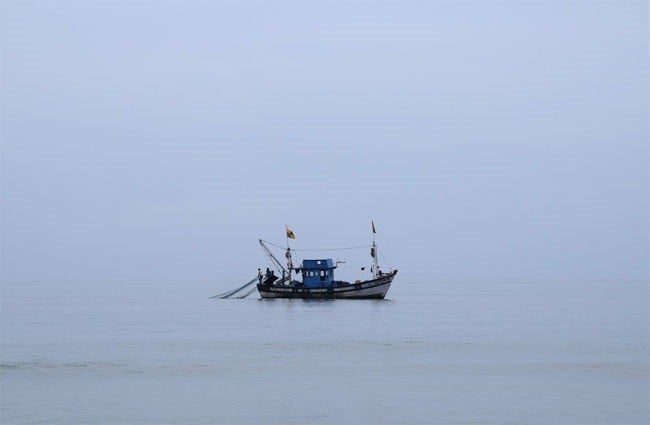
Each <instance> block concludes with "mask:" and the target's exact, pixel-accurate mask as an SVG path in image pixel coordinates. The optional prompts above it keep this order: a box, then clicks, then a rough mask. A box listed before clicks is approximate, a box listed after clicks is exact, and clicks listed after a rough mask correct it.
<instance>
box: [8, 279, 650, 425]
mask: <svg viewBox="0 0 650 425" xmlns="http://www.w3.org/2000/svg"><path fill="white" fill-rule="evenodd" d="M241 283H243V282H217V283H215V282H174V283H140V284H135V283H131V284H128V283H102V282H101V281H93V282H79V283H55V282H42V283H3V284H2V292H1V295H2V302H1V312H0V318H1V328H0V330H1V351H0V354H1V358H0V409H1V410H0V422H1V423H2V424H402V425H406V424H545V425H546V424H571V425H573V424H585V425H587V424H589V425H597V424H621V425H627V424H648V423H650V343H649V341H650V309H649V300H650V294H649V284H648V282H643V281H625V280H621V281H530V280H521V281H498V280H489V281H488V280H486V281H480V280H476V281H461V280H445V279H437V280H436V279H431V280H417V279H408V278H403V277H402V276H400V275H399V274H398V275H397V278H396V279H395V281H394V283H393V287H392V288H391V290H390V291H389V293H388V296H387V299H385V300H336V301H315V300H260V299H258V298H257V293H254V294H253V295H251V296H250V297H249V298H247V299H242V300H220V299H210V298H209V297H210V296H211V295H214V294H217V293H219V292H223V291H226V290H228V289H232V288H235V287H237V286H238V284H241Z"/></svg>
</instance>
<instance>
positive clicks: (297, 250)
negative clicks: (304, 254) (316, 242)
mask: <svg viewBox="0 0 650 425" xmlns="http://www.w3.org/2000/svg"><path fill="white" fill-rule="evenodd" d="M262 240H263V239H262ZM263 241H264V242H265V243H267V244H269V245H271V246H274V247H276V248H280V249H283V250H286V249H287V248H285V247H283V246H280V245H277V244H274V243H273V242H269V241H265V240H263ZM371 246H372V245H360V246H350V247H345V248H302V249H294V248H290V249H291V251H295V252H299V251H344V250H349V249H362V248H370V247H371Z"/></svg>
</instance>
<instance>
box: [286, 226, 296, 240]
mask: <svg viewBox="0 0 650 425" xmlns="http://www.w3.org/2000/svg"><path fill="white" fill-rule="evenodd" d="M287 237H288V238H289V239H296V235H294V234H293V230H291V229H289V228H288V227H287Z"/></svg>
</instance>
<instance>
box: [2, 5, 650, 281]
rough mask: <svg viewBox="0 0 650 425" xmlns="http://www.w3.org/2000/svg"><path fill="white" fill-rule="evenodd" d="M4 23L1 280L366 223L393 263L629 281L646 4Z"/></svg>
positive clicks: (112, 11) (251, 256)
mask: <svg viewBox="0 0 650 425" xmlns="http://www.w3.org/2000/svg"><path fill="white" fill-rule="evenodd" d="M0 15H1V18H0V20H1V21H0V22H1V26H2V39H1V41H0V42H1V48H2V81H1V83H2V86H1V90H2V94H1V95H2V99H1V100H2V110H1V120H2V122H1V124H2V129H1V131H2V181H1V183H2V187H1V189H2V194H1V195H2V198H1V203H2V205H1V208H2V211H1V212H2V229H1V230H2V263H1V268H2V279H3V280H4V281H15V282H18V281H34V280H39V281H47V280H52V281H56V282H59V281H85V280H87V281H93V282H99V281H102V282H105V281H128V282H156V281H161V280H165V281H168V280H172V281H182V280H215V281H218V280H221V279H223V278H224V277H225V278H234V279H239V280H242V279H243V278H248V277H249V276H251V275H253V274H254V273H255V270H256V268H257V267H258V266H259V265H261V264H264V259H263V256H262V254H261V251H260V249H259V247H258V245H257V238H258V237H263V238H265V239H269V240H272V241H277V242H280V243H281V242H283V240H284V237H283V231H284V225H285V223H286V224H289V225H290V227H292V228H293V230H294V231H295V232H296V235H297V237H298V239H297V240H296V241H295V243H294V245H295V246H296V247H297V248H301V247H305V248H306V247H314V246H316V247H322V246H349V245H358V244H364V243H367V242H368V241H369V238H370V233H369V231H370V228H369V227H370V220H371V219H374V220H375V223H376V224H377V228H378V231H379V234H378V237H379V239H378V241H379V242H380V243H381V247H382V249H383V252H384V254H385V255H386V257H387V258H388V259H389V261H390V262H391V264H392V265H393V266H395V267H397V268H399V269H400V270H401V273H402V276H403V278H422V277H425V276H431V277H433V278H452V277H458V278H490V279H511V278H540V279H550V278H567V279H576V278H647V277H648V261H649V253H648V239H649V225H648V192H649V191H648V185H649V175H648V144H649V130H648V71H649V70H648V62H649V60H648V40H649V38H650V34H649V31H648V3H647V2H645V1H636V2H628V1H611V2H605V1H599V2H590V1H565V2H559V1H557V2H556V1H529V2H524V1H522V2H514V1H481V2H478V1H463V2H455V1H454V2H452V1H449V2H446V1H434V2H401V1H400V2H397V1H395V2H344V1H338V2H320V3H316V4H310V5H306V4H302V3H298V2H265V3H257V2H250V3H236V2H210V3H208V2H163V1H159V2H154V1H149V2H144V1H141V2H135V1H134V2H95V3H90V2H83V3H82V2H54V1H41V2H35V1H21V2H18V1H16V2H3V3H2V6H1V10H0ZM364 255H365V253H364ZM355 264H356V263H355ZM355 267H356V265H355Z"/></svg>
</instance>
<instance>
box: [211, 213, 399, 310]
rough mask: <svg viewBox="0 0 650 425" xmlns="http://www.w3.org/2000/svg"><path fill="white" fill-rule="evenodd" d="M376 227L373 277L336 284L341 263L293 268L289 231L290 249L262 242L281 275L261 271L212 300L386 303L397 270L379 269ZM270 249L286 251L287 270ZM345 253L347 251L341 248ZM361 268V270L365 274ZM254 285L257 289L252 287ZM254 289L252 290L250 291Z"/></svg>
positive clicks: (329, 261) (304, 262)
mask: <svg viewBox="0 0 650 425" xmlns="http://www.w3.org/2000/svg"><path fill="white" fill-rule="evenodd" d="M375 234H376V231H375V225H374V222H373V223H372V236H373V237H372V245H370V246H366V247H368V248H370V257H371V259H372V265H371V266H370V273H371V276H370V278H368V279H358V280H355V281H354V282H347V281H343V280H336V279H335V277H334V275H335V270H336V269H337V268H338V266H339V264H340V263H342V262H341V261H336V262H335V261H334V260H333V259H332V258H316V259H303V260H302V262H301V263H300V265H299V266H298V267H294V265H293V257H294V253H295V251H296V250H294V249H292V248H291V247H290V246H289V240H290V239H295V235H294V233H293V231H292V230H291V229H289V228H288V227H287V228H286V236H287V247H286V249H285V248H284V247H281V246H279V245H276V244H272V243H271V242H268V241H265V240H263V239H260V240H259V243H260V246H261V247H262V250H263V251H264V253H265V254H266V255H267V257H268V259H269V261H270V263H272V264H273V266H274V268H275V269H276V270H277V271H278V274H277V275H276V274H275V270H271V269H270V268H267V269H266V272H262V269H261V268H258V269H257V271H258V273H257V277H256V278H254V279H252V280H251V281H250V282H248V283H246V284H245V285H244V286H242V287H240V288H237V289H235V290H232V291H229V292H225V293H223V294H219V295H215V296H214V297H212V298H217V297H218V298H245V297H247V296H248V295H250V294H251V293H253V292H254V291H255V289H257V291H258V292H259V295H260V297H261V298H263V299H266V298H308V299H383V298H384V297H386V293H387V292H388V290H389V289H390V285H391V283H392V282H393V279H394V278H395V275H396V274H397V270H394V269H392V268H390V267H388V270H386V271H385V270H383V269H382V267H381V266H380V265H379V260H378V254H379V249H378V248H377V243H376V241H375ZM269 245H270V246H273V247H276V248H281V249H284V250H285V258H286V266H285V264H283V263H281V262H280V261H279V260H278V259H277V257H276V256H275V255H274V254H273V252H272V250H271V249H270V248H269ZM338 249H345V248H338ZM365 269H366V267H362V268H361V270H362V271H363V270H365ZM253 285H255V286H253ZM251 286H252V288H251Z"/></svg>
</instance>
